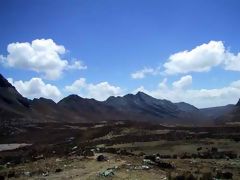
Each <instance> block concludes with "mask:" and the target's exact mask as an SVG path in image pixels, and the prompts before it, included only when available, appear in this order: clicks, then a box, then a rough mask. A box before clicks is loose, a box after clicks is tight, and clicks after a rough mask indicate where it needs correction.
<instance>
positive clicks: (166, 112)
mask: <svg viewBox="0 0 240 180" xmlns="http://www.w3.org/2000/svg"><path fill="white" fill-rule="evenodd" d="M104 103H105V104H106V105H109V106H112V107H114V108H115V109H117V110H118V111H122V112H125V113H130V114H131V113H139V114H141V115H144V114H148V115H152V116H154V117H158V118H163V117H177V115H178V113H179V110H178V108H177V106H176V105H175V104H173V103H172V102H170V101H167V100H159V99H155V98H153V97H151V96H149V95H147V94H145V93H143V92H138V93H137V94H136V95H133V94H127V95H125V96H123V97H110V98H108V99H107V100H106V101H105V102H104Z"/></svg>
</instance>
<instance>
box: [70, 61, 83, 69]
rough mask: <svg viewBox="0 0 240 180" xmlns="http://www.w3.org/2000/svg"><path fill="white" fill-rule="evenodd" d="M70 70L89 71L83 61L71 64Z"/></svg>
mask: <svg viewBox="0 0 240 180" xmlns="http://www.w3.org/2000/svg"><path fill="white" fill-rule="evenodd" d="M67 68H68V69H79V70H82V69H87V66H86V65H84V64H83V62H82V61H78V60H75V61H74V62H73V63H72V64H69V65H68V67H67Z"/></svg>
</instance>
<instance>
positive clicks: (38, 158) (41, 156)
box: [34, 154, 44, 160]
mask: <svg viewBox="0 0 240 180" xmlns="http://www.w3.org/2000/svg"><path fill="white" fill-rule="evenodd" d="M43 157H44V156H43V154H41V155H39V156H36V157H34V159H35V160H40V159H43Z"/></svg>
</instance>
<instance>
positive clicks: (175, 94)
mask: <svg viewBox="0 0 240 180" xmlns="http://www.w3.org/2000/svg"><path fill="white" fill-rule="evenodd" d="M183 79H185V80H186V79H188V80H186V81H183ZM191 79H192V78H190V77H188V78H186V76H185V78H183V77H182V78H180V80H179V81H176V82H178V83H177V84H178V85H177V87H181V88H176V82H173V83H172V86H167V85H166V83H163V82H162V83H160V84H164V86H158V87H157V88H156V89H154V90H149V89H146V88H144V87H143V86H141V87H140V88H138V89H137V90H135V91H134V92H136V91H138V90H141V91H143V92H145V93H147V94H149V95H151V96H153V97H155V98H159V99H168V100H170V101H173V102H180V101H184V102H187V103H190V104H192V105H195V106H196V107H199V108H203V107H214V106H222V105H227V104H230V103H231V104H235V103H236V102H237V101H238V99H239V98H240V80H239V81H234V82H232V83H230V84H229V85H228V86H225V87H222V88H216V89H192V88H186V86H187V85H188V86H189V85H190V84H191V81H192V80H191ZM164 82H166V80H165V81H164ZM179 82H182V83H179ZM183 82H184V83H183ZM186 82H187V83H186ZM183 87H184V88H183Z"/></svg>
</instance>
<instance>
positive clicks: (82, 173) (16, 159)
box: [0, 122, 240, 180]
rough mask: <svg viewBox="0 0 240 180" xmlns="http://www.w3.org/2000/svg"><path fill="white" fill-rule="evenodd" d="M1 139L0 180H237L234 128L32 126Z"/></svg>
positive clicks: (239, 161)
mask: <svg viewBox="0 0 240 180" xmlns="http://www.w3.org/2000/svg"><path fill="white" fill-rule="evenodd" d="M1 133H2V134H1V136H0V137H1V138H0V141H1V144H2V149H1V151H0V180H1V179H203V180H205V179H214V178H215V179H239V178H240V157H239V156H240V142H239V137H240V132H239V127H236V126H233V127H230V126H229V127H165V126H161V125H150V124H144V123H137V124H135V123H131V122H124V123H123V122H117V123H98V124H34V125H27V126H25V127H19V128H11V127H9V129H4V130H2V131H1ZM6 144H8V145H6ZM13 147H15V148H16V149H14V148H13ZM4 148H8V149H4ZM9 148H10V149H9Z"/></svg>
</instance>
